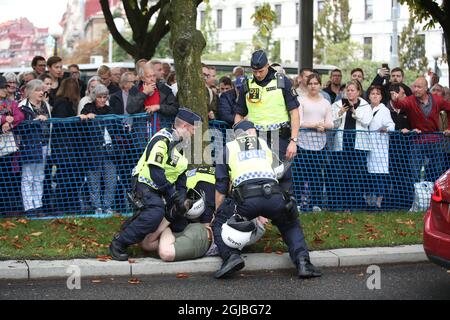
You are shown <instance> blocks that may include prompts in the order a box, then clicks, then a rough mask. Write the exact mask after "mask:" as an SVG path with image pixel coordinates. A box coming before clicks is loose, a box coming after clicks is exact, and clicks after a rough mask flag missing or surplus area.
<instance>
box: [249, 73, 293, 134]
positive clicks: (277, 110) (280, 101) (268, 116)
mask: <svg viewBox="0 0 450 320" xmlns="http://www.w3.org/2000/svg"><path fill="white" fill-rule="evenodd" d="M248 87H249V91H248V92H247V94H246V95H245V98H246V102H247V109H248V120H250V121H252V122H253V123H254V124H255V127H256V129H257V130H264V131H270V130H276V129H279V128H280V126H281V124H282V123H285V122H288V121H289V113H288V111H287V108H286V103H285V101H284V96H283V90H282V89H279V88H278V87H277V80H276V79H272V81H270V82H269V84H267V86H265V87H261V86H259V85H258V84H257V83H256V81H254V80H252V79H250V80H249V81H248Z"/></svg>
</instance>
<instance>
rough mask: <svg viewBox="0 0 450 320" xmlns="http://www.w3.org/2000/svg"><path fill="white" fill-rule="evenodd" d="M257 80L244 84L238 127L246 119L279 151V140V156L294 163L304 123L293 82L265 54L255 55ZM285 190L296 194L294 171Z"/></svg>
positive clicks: (284, 184) (285, 180)
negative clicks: (301, 124) (293, 180)
mask: <svg viewBox="0 0 450 320" xmlns="http://www.w3.org/2000/svg"><path fill="white" fill-rule="evenodd" d="M250 64H251V68H252V73H253V76H251V77H250V78H249V79H246V81H244V85H243V86H242V87H241V89H240V90H239V97H238V100H237V106H236V115H235V119H234V123H238V122H239V121H241V120H242V119H244V118H245V117H247V119H248V120H250V121H253V122H254V124H255V127H256V129H257V131H258V132H260V133H263V132H264V133H266V134H262V135H261V136H263V137H267V138H265V139H266V141H267V143H268V144H269V147H271V148H274V147H276V140H277V139H276V138H277V137H276V136H278V137H279V144H278V150H277V152H278V154H279V158H280V159H281V160H287V161H290V160H292V159H293V158H294V156H295V155H296V154H297V136H298V132H299V127H300V122H299V115H298V111H297V109H298V107H299V103H298V101H297V93H296V92H295V90H293V89H292V84H291V81H290V80H289V79H288V78H287V77H286V76H285V75H283V74H281V73H278V72H276V71H275V70H274V69H273V68H272V67H270V66H269V63H268V60H267V56H266V53H265V52H264V51H263V50H257V51H255V52H253V54H252V59H251V63H250ZM280 184H281V186H282V187H283V188H284V189H285V190H287V191H289V192H292V176H291V171H290V169H289V170H287V171H286V172H285V175H284V176H283V178H282V179H281V180H280Z"/></svg>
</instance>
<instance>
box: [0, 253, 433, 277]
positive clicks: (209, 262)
mask: <svg viewBox="0 0 450 320" xmlns="http://www.w3.org/2000/svg"><path fill="white" fill-rule="evenodd" d="M242 256H243V258H244V260H245V268H244V269H243V271H246V270H251V271H255V270H275V269H290V268H294V265H293V264H292V262H291V260H290V258H289V255H288V254H287V253H284V254H281V255H279V254H275V253H270V254H267V253H251V254H243V255H242ZM310 256H311V261H312V263H313V264H315V265H316V266H318V267H341V266H357V265H371V264H385V263H408V262H420V261H427V260H428V259H427V257H426V255H425V252H424V250H423V246H422V245H410V246H399V247H375V248H358V249H335V250H324V251H312V252H311V253H310ZM220 265H221V259H220V258H219V257H207V258H201V259H196V260H189V261H180V262H162V261H161V260H159V259H154V258H143V259H133V260H132V263H130V262H119V261H112V260H108V261H99V260H97V259H73V260H53V261H44V260H22V261H17V260H9V261H0V279H22V280H32V279H42V278H67V277H68V276H70V275H71V274H72V273H73V272H74V271H73V270H74V269H73V268H71V266H78V267H79V268H80V271H81V276H83V277H101V276H130V277H135V276H142V275H156V274H176V273H196V272H207V273H209V272H210V273H213V272H215V271H216V270H217V269H218V268H219V267H220Z"/></svg>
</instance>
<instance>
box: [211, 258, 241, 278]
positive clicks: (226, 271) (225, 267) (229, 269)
mask: <svg viewBox="0 0 450 320" xmlns="http://www.w3.org/2000/svg"><path fill="white" fill-rule="evenodd" d="M243 267H245V262H244V259H242V258H241V256H240V255H239V254H237V253H233V254H231V255H230V256H229V257H228V259H227V260H225V261H224V262H223V263H222V266H221V267H220V269H219V270H217V271H216V273H215V274H214V278H216V279H220V278H224V277H226V276H229V275H231V274H232V273H233V272H236V271H239V270H241V269H242V268H243Z"/></svg>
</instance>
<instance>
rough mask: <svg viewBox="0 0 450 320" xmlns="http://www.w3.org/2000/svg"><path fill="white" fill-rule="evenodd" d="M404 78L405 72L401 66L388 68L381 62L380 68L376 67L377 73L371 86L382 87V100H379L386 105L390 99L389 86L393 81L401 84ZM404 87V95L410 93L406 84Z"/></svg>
mask: <svg viewBox="0 0 450 320" xmlns="http://www.w3.org/2000/svg"><path fill="white" fill-rule="evenodd" d="M404 79H405V73H404V72H403V69H402V68H399V67H396V68H393V69H392V70H390V69H389V65H388V64H387V63H383V64H382V65H381V68H380V69H378V72H377V75H376V76H375V78H374V79H373V81H372V83H371V86H381V87H382V88H383V100H382V101H381V102H383V104H384V105H386V106H387V105H388V102H389V100H390V99H391V96H390V93H389V86H390V85H391V84H395V83H398V84H403V81H404ZM404 89H405V94H406V96H410V95H412V91H411V89H410V88H409V87H408V86H405V88H404Z"/></svg>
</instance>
